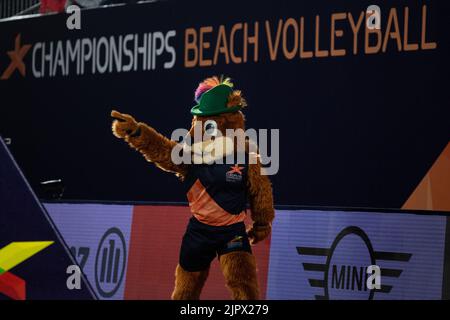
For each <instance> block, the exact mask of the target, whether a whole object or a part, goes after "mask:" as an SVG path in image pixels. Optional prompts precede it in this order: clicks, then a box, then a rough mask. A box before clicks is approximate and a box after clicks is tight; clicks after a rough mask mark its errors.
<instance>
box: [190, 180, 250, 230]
mask: <svg viewBox="0 0 450 320" xmlns="http://www.w3.org/2000/svg"><path fill="white" fill-rule="evenodd" d="M187 198H188V201H189V206H190V207H191V212H192V214H193V215H194V217H195V218H196V219H197V220H198V221H200V222H202V223H205V224H208V225H210V226H228V225H230V224H234V223H238V222H242V221H244V219H245V211H242V212H241V213H239V214H231V213H229V212H228V211H225V210H224V209H222V207H221V206H219V205H218V204H217V202H215V201H214V199H213V198H212V197H211V196H210V195H209V194H208V192H206V188H205V187H204V186H203V184H202V183H201V182H200V180H199V179H197V180H196V181H195V183H194V184H193V185H192V187H191V188H190V189H189V191H188V193H187Z"/></svg>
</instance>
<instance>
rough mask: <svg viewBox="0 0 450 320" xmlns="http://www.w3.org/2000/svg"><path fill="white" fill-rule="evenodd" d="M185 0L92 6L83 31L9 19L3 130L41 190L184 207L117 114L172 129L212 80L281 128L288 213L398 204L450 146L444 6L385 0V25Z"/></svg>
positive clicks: (281, 7)
mask: <svg viewBox="0 0 450 320" xmlns="http://www.w3.org/2000/svg"><path fill="white" fill-rule="evenodd" d="M185 2H188V3H183V2H181V1H180V2H173V1H166V2H158V3H151V4H141V5H129V6H118V7H113V8H107V9H93V10H85V11H82V13H81V30H68V29H67V27H66V19H67V18H68V15H66V14H58V15H49V16H45V17H34V18H30V19H22V20H16V21H6V22H0V73H1V77H2V80H0V134H1V135H3V137H5V138H11V141H12V144H11V146H10V148H11V151H12V152H13V154H14V156H15V157H16V158H17V161H18V163H19V165H20V166H21V167H22V168H23V170H24V172H25V174H26V176H27V178H28V179H29V180H30V182H31V183H32V185H33V186H37V185H38V183H39V182H40V181H43V180H48V179H55V178H62V179H63V180H64V182H65V184H66V190H65V198H67V199H88V200H89V199H90V200H93V199H97V200H124V201H141V200H142V201H147V200H148V201H185V195H184V190H183V189H182V187H181V184H179V183H178V182H177V179H176V178H175V177H174V176H172V175H170V174H168V173H164V172H162V171H160V170H158V169H156V168H154V167H153V165H150V164H148V163H146V162H145V161H144V160H143V158H142V157H141V156H140V155H139V154H138V153H136V152H134V151H131V150H130V149H129V148H128V146H127V145H126V144H124V143H123V142H122V141H119V140H118V139H116V138H114V137H113V136H112V134H111V130H110V129H111V119H110V117H109V113H110V110H111V109H112V108H116V109H118V110H120V111H122V112H125V113H130V114H132V115H134V116H135V117H136V118H137V119H138V120H140V121H144V122H147V123H148V124H151V125H152V126H154V127H155V128H156V129H157V130H159V131H160V132H162V133H163V134H166V135H170V134H171V132H172V130H173V129H175V128H188V127H189V125H190V118H191V116H190V113H189V110H190V108H191V107H192V106H193V104H194V101H193V94H194V90H195V88H196V87H197V84H198V82H200V81H201V80H202V79H204V78H205V77H208V76H211V75H216V74H219V75H220V74H225V75H227V76H230V77H232V78H233V79H234V82H235V85H236V87H237V88H239V89H241V90H243V92H244V95H245V97H246V98H247V100H248V103H249V106H248V108H247V110H245V114H246V117H247V126H248V127H252V128H257V129H258V128H267V129H279V130H280V169H279V172H278V174H277V175H275V176H272V181H273V185H274V193H275V201H276V203H277V204H278V205H287V204H295V205H325V206H364V207H365V206H368V207H393V208H399V207H402V206H403V204H404V203H405V201H406V200H407V199H408V198H409V196H410V195H411V194H412V193H413V191H414V190H415V189H416V187H417V186H418V185H419V183H420V182H421V180H422V178H423V177H424V176H425V175H426V174H427V172H428V170H429V169H430V168H431V166H432V165H433V163H435V161H436V160H437V159H438V157H439V155H440V154H441V153H442V151H443V150H444V148H445V147H446V145H447V144H448V142H449V141H450V125H449V124H450V121H449V119H450V112H449V102H448V85H449V83H448V75H449V60H448V58H449V56H450V55H449V54H450V52H449V43H450V42H449V36H448V35H449V32H448V12H449V11H450V5H449V3H448V1H439V2H438V1H416V0H414V1H412V0H411V1H376V3H375V4H377V5H378V6H379V7H380V9H381V29H380V30H378V31H377V30H369V29H366V21H365V17H364V14H363V12H365V10H366V8H367V7H368V6H369V5H371V4H374V3H373V1H352V2H350V1H290V2H287V1H272V2H265V3H261V2H247V1H226V2H225V3H224V4H221V5H220V6H218V5H214V6H212V5H211V2H198V1H185ZM405 20H406V21H405ZM366 40H367V41H366ZM21 61H23V64H21V63H20V62H21ZM447 153H448V152H447ZM445 168H448V167H445ZM445 170H446V169H444V171H445ZM447 173H448V170H447ZM447 191H448V189H447Z"/></svg>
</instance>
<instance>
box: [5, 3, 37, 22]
mask: <svg viewBox="0 0 450 320" xmlns="http://www.w3.org/2000/svg"><path fill="white" fill-rule="evenodd" d="M39 6H40V0H0V19H4V18H9V17H13V16H20V15H25V14H32V13H38V12H39Z"/></svg>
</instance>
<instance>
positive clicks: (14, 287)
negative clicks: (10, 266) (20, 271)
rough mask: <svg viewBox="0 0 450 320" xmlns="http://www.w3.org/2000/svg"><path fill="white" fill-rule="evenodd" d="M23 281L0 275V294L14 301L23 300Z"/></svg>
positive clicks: (9, 273)
mask: <svg viewBox="0 0 450 320" xmlns="http://www.w3.org/2000/svg"><path fill="white" fill-rule="evenodd" d="M25 283H26V282H25V280H23V279H22V278H19V277H17V276H15V275H13V274H12V273H11V272H5V273H2V274H1V275H0V293H3V294H5V295H7V296H8V297H10V298H11V299H14V300H25V298H26V293H25Z"/></svg>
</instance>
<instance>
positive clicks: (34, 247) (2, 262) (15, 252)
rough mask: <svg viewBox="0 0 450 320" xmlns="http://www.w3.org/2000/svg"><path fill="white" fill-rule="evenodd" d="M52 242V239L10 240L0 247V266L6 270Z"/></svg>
mask: <svg viewBox="0 0 450 320" xmlns="http://www.w3.org/2000/svg"><path fill="white" fill-rule="evenodd" d="M52 243H53V241H24V242H11V243H10V244H8V245H7V246H6V247H3V248H2V249H0V268H1V269H3V270H4V271H8V270H10V269H12V268H14V267H15V266H17V265H18V264H19V263H21V262H23V261H25V260H27V259H28V258H30V257H31V256H33V255H35V254H36V253H38V252H39V251H41V250H43V249H45V248H47V247H48V246H49V245H51V244H52Z"/></svg>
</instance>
